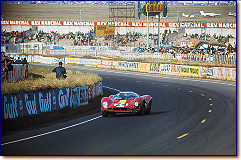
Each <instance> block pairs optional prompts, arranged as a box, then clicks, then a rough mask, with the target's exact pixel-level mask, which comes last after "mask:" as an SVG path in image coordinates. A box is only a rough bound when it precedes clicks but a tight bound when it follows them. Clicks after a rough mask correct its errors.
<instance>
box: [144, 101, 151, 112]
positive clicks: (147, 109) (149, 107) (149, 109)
mask: <svg viewBox="0 0 241 160" xmlns="http://www.w3.org/2000/svg"><path fill="white" fill-rule="evenodd" d="M151 104H152V100H150V102H149V103H148V105H147V108H146V110H145V114H149V113H150V112H151Z"/></svg>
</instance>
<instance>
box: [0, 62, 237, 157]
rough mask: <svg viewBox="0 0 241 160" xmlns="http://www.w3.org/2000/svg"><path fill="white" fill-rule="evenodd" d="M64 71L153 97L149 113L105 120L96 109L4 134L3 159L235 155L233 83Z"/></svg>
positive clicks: (125, 115) (106, 72)
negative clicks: (95, 75)
mask: <svg viewBox="0 0 241 160" xmlns="http://www.w3.org/2000/svg"><path fill="white" fill-rule="evenodd" d="M38 65H39V66H44V65H42V64H38ZM48 66H51V65H48ZM51 67H54V66H53V65H52V66H51ZM65 67H66V68H67V69H72V70H80V71H88V72H94V73H98V74H99V75H100V76H101V77H102V78H103V86H106V87H109V88H113V89H117V90H120V91H134V92H136V93H139V94H140V95H144V94H149V95H151V96H152V97H153V103H152V111H151V113H150V114H149V115H145V116H133V115H131V114H118V115H116V116H112V117H108V118H103V117H101V116H100V115H101V113H100V111H97V112H94V113H91V114H88V115H85V116H82V117H79V118H76V119H71V120H66V121H61V122H58V123H56V122H54V123H51V124H47V125H45V126H44V127H43V126H42V127H35V128H34V129H28V130H24V131H20V132H18V133H14V134H11V135H8V136H2V137H1V138H2V140H1V152H2V155H236V154H237V136H236V129H237V122H236V121H237V120H236V118H237V108H236V84H235V83H231V82H218V81H209V80H200V79H190V78H181V77H171V76H163V75H154V74H139V73H135V72H121V71H113V70H103V69H100V70H97V69H92V68H84V67H77V66H65Z"/></svg>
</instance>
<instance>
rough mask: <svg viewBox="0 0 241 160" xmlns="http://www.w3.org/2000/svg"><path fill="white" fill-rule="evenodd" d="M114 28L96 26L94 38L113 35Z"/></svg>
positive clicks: (110, 26)
mask: <svg viewBox="0 0 241 160" xmlns="http://www.w3.org/2000/svg"><path fill="white" fill-rule="evenodd" d="M114 34H115V26H113V25H97V26H96V36H101V35H114Z"/></svg>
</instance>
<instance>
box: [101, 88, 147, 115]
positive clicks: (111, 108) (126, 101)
mask: <svg viewBox="0 0 241 160" xmlns="http://www.w3.org/2000/svg"><path fill="white" fill-rule="evenodd" d="M151 104H152V97H151V96H149V95H144V96H140V95H138V94H136V93H134V92H120V93H117V94H116V95H110V96H109V97H103V98H102V99H101V113H102V117H108V115H109V114H112V115H115V113H128V112H129V113H134V114H139V115H144V114H149V113H150V111H151Z"/></svg>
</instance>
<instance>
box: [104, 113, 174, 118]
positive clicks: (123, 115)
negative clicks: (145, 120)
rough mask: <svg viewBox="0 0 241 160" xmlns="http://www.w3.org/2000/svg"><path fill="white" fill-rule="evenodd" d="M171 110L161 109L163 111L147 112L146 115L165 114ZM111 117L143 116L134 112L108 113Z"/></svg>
mask: <svg viewBox="0 0 241 160" xmlns="http://www.w3.org/2000/svg"><path fill="white" fill-rule="evenodd" d="M169 112H171V111H161V112H150V113H149V114H145V115H144V116H153V115H160V114H165V113H169ZM108 117H109V118H111V117H142V116H141V115H137V114H136V115H135V114H132V113H116V115H111V114H110V115H108Z"/></svg>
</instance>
